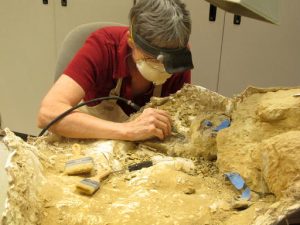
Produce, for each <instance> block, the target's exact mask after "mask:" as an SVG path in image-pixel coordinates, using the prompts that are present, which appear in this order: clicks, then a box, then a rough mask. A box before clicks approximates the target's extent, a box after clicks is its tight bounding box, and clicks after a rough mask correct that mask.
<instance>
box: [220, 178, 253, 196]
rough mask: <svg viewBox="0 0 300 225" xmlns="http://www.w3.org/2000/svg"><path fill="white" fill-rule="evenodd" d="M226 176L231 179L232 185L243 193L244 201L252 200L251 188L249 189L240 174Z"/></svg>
mask: <svg viewBox="0 0 300 225" xmlns="http://www.w3.org/2000/svg"><path fill="white" fill-rule="evenodd" d="M224 175H225V176H226V177H227V178H228V179H229V181H230V182H231V184H232V185H233V186H234V187H235V188H236V189H237V190H239V191H241V192H242V194H241V198H242V199H246V200H249V199H250V198H251V191H250V188H249V187H247V185H246V183H245V181H244V179H243V178H242V177H241V176H240V174H238V173H234V172H232V173H225V174H224Z"/></svg>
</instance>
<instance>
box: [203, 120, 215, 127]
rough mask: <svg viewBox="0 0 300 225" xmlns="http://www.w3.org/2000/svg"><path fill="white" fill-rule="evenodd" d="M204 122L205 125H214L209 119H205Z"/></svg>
mask: <svg viewBox="0 0 300 225" xmlns="http://www.w3.org/2000/svg"><path fill="white" fill-rule="evenodd" d="M202 124H203V125H204V126H205V127H212V125H213V124H212V122H211V121H209V120H203V122H202Z"/></svg>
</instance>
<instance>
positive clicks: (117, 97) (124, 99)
mask: <svg viewBox="0 0 300 225" xmlns="http://www.w3.org/2000/svg"><path fill="white" fill-rule="evenodd" d="M110 99H117V100H121V101H123V102H125V103H126V104H127V105H129V106H131V107H132V108H133V109H135V110H136V111H138V110H139V109H140V107H139V106H138V105H137V104H135V103H134V102H132V101H131V100H128V99H126V98H122V97H119V96H108V97H101V98H94V99H92V100H89V101H86V102H82V103H79V104H78V105H76V106H74V107H72V108H70V109H68V110H66V111H65V112H63V113H62V114H60V115H58V116H57V117H56V118H55V119H53V120H52V121H51V122H50V123H49V124H48V125H47V126H46V127H45V128H44V129H43V130H42V131H41V133H40V134H39V137H40V136H42V135H43V134H44V133H45V132H46V131H47V130H48V129H49V128H50V127H51V126H52V125H53V124H54V123H56V122H57V121H59V120H61V119H62V118H64V117H65V116H67V115H68V114H69V113H70V112H72V111H74V110H75V109H78V108H80V107H81V106H84V105H87V104H89V103H93V102H98V101H103V100H110Z"/></svg>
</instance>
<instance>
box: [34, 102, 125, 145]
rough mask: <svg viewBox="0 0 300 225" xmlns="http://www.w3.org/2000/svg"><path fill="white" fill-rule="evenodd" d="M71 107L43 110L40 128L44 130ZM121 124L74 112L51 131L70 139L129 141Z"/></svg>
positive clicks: (40, 117)
mask: <svg viewBox="0 0 300 225" xmlns="http://www.w3.org/2000/svg"><path fill="white" fill-rule="evenodd" d="M68 108H69V107H67V106H64V105H59V106H58V105H56V107H55V109H54V108H52V109H49V108H48V109H45V108H44V109H42V110H41V112H40V114H39V127H41V128H44V127H46V125H47V124H49V123H50V122H51V121H52V120H53V119H54V118H55V117H57V116H58V115H59V114H61V113H62V112H64V111H66V110H67V109H68ZM121 126H122V124H121V123H114V122H110V121H106V120H101V119H99V118H96V117H94V116H91V115H88V114H85V113H82V112H79V111H74V112H72V113H70V114H69V115H67V116H66V117H64V118H63V119H61V120H59V121H57V122H56V123H55V124H53V125H52V126H51V127H50V128H49V130H50V131H52V132H53V133H56V134H59V135H62V136H64V137H70V138H103V139H119V140H128V137H127V134H126V131H125V130H124V129H122V127H121Z"/></svg>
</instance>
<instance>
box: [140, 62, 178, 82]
mask: <svg viewBox="0 0 300 225" xmlns="http://www.w3.org/2000/svg"><path fill="white" fill-rule="evenodd" d="M136 66H137V68H138V70H139V72H140V73H141V74H142V76H143V77H144V78H145V79H146V80H148V81H151V82H153V84H155V85H161V84H163V83H165V82H166V80H167V79H168V78H169V77H171V76H172V74H170V73H167V72H166V70H165V67H164V65H163V64H161V63H155V62H147V61H145V60H138V61H137V62H136Z"/></svg>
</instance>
